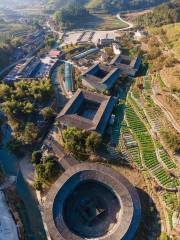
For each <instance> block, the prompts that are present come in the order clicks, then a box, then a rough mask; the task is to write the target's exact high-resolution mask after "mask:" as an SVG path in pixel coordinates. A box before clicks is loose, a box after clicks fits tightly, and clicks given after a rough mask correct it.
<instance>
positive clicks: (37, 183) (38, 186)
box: [34, 179, 43, 192]
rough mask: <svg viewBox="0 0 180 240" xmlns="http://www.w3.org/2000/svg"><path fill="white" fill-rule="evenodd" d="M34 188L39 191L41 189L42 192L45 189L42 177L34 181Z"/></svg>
mask: <svg viewBox="0 0 180 240" xmlns="http://www.w3.org/2000/svg"><path fill="white" fill-rule="evenodd" d="M34 188H35V189H36V190H37V191H40V192H42V189H43V183H42V181H41V180H40V179H36V180H35V182H34Z"/></svg>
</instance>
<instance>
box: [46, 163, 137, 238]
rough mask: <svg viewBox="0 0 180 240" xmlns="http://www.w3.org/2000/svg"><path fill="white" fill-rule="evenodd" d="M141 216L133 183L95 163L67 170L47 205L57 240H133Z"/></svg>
mask: <svg viewBox="0 0 180 240" xmlns="http://www.w3.org/2000/svg"><path fill="white" fill-rule="evenodd" d="M140 216H141V206H140V200H139V197H138V194H137V192H136V190H135V188H134V187H133V186H132V185H131V184H130V183H129V181H128V180H127V179H126V178H125V177H123V176H122V175H120V174H119V173H116V172H115V171H113V170H112V169H110V168H108V167H105V166H103V165H101V164H94V163H82V164H77V165H74V166H73V167H70V168H69V169H68V170H66V171H65V173H64V174H62V175H61V177H60V178H59V179H58V180H57V181H56V183H55V184H54V185H53V187H52V188H51V190H50V192H49V193H48V196H47V200H46V203H45V219H46V223H47V226H48V230H49V233H50V236H51V238H52V239H53V240H82V239H86V240H89V239H91V240H120V239H123V240H130V239H132V238H133V236H134V234H135V232H136V230H137V227H138V224H139V221H140Z"/></svg>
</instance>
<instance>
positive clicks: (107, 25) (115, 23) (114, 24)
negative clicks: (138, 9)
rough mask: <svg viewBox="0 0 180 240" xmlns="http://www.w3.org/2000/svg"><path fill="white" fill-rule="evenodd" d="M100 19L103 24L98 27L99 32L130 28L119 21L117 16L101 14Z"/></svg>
mask: <svg viewBox="0 0 180 240" xmlns="http://www.w3.org/2000/svg"><path fill="white" fill-rule="evenodd" d="M98 17H99V18H100V19H101V23H100V24H98V25H97V28H98V29H99V30H114V29H120V28H125V27H128V24H126V23H124V22H122V21H121V20H119V19H117V18H116V16H111V15H107V14H100V15H98Z"/></svg>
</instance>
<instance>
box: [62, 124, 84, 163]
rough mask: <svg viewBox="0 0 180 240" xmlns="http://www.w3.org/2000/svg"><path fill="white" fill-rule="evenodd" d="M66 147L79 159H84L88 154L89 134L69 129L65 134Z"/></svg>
mask: <svg viewBox="0 0 180 240" xmlns="http://www.w3.org/2000/svg"><path fill="white" fill-rule="evenodd" d="M63 137H64V147H65V149H66V150H67V151H68V152H70V153H72V154H73V155H74V156H76V157H77V158H80V159H82V158H83V157H84V155H85V154H86V149H85V143H86V137H87V133H86V132H85V130H79V129H77V128H67V129H66V130H65V131H64V132H63Z"/></svg>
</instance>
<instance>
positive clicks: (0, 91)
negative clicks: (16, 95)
mask: <svg viewBox="0 0 180 240" xmlns="http://www.w3.org/2000/svg"><path fill="white" fill-rule="evenodd" d="M9 95H10V87H9V86H8V85H6V84H0V99H5V98H6V97H7V96H9Z"/></svg>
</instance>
